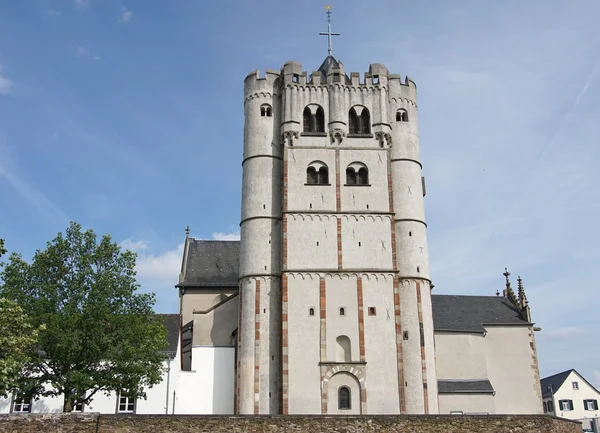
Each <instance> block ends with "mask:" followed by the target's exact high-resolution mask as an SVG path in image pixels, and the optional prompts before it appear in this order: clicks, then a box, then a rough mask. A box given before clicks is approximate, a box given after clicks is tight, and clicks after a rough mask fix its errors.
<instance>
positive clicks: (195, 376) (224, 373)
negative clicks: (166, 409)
mask: <svg viewBox="0 0 600 433" xmlns="http://www.w3.org/2000/svg"><path fill="white" fill-rule="evenodd" d="M234 358H235V349H234V348H233V347H193V348H192V371H190V372H185V371H182V372H180V373H179V380H178V386H177V393H176V396H175V413H176V414H201V415H203V414H232V413H233V398H234V362H235V359H234Z"/></svg>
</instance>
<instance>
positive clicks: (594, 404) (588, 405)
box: [583, 399, 598, 410]
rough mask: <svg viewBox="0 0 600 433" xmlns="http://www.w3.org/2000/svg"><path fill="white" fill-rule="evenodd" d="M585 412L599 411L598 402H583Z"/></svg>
mask: <svg viewBox="0 0 600 433" xmlns="http://www.w3.org/2000/svg"><path fill="white" fill-rule="evenodd" d="M583 407H584V408H585V410H598V400H591V399H590V400H583Z"/></svg>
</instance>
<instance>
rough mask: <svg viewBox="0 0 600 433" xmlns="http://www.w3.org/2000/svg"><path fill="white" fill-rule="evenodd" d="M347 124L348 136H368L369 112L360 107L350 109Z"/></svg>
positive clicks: (369, 130)
mask: <svg viewBox="0 0 600 433" xmlns="http://www.w3.org/2000/svg"><path fill="white" fill-rule="evenodd" d="M348 124H349V128H350V129H349V131H348V132H349V133H350V134H370V133H371V115H370V114H369V110H367V108H366V107H363V106H361V105H356V106H354V107H352V108H351V109H350V112H349V114H348Z"/></svg>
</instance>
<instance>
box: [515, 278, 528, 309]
mask: <svg viewBox="0 0 600 433" xmlns="http://www.w3.org/2000/svg"><path fill="white" fill-rule="evenodd" d="M517 281H518V283H519V284H518V293H519V305H520V306H521V308H525V307H526V306H527V305H528V304H529V301H527V295H525V289H524V288H523V280H522V279H521V276H519V277H518V278H517Z"/></svg>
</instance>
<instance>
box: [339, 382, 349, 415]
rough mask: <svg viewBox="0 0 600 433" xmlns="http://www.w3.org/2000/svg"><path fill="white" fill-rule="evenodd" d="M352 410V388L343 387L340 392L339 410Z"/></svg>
mask: <svg viewBox="0 0 600 433" xmlns="http://www.w3.org/2000/svg"><path fill="white" fill-rule="evenodd" d="M350 408H351V407H350V388H348V387H347V386H342V387H340V389H339V390H338V409H339V410H348V409H350Z"/></svg>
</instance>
